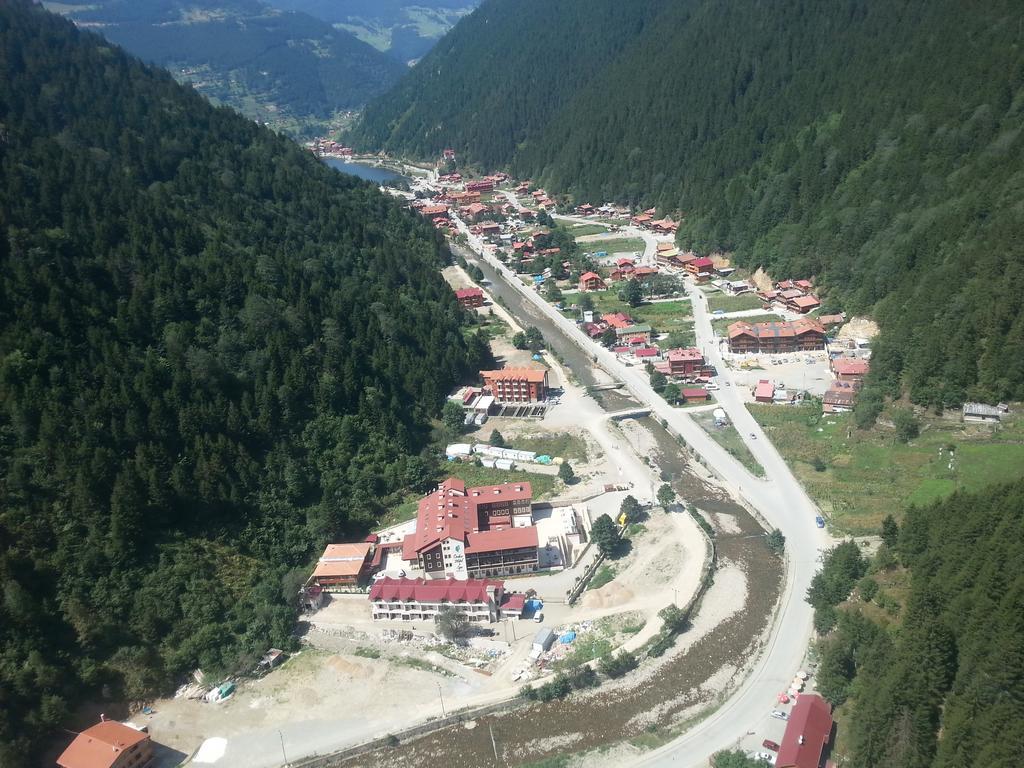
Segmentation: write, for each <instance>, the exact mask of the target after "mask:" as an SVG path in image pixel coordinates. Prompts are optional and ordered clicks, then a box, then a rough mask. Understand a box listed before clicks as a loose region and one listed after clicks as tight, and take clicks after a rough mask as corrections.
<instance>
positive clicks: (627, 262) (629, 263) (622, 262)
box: [615, 259, 636, 269]
mask: <svg viewBox="0 0 1024 768" xmlns="http://www.w3.org/2000/svg"><path fill="white" fill-rule="evenodd" d="M615 266H617V267H618V268H619V269H622V268H623V267H633V266H636V262H635V261H633V260H632V259H619V260H618V261H616V262H615Z"/></svg>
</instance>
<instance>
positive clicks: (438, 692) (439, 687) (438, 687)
mask: <svg viewBox="0 0 1024 768" xmlns="http://www.w3.org/2000/svg"><path fill="white" fill-rule="evenodd" d="M437 695H438V698H440V699H441V717H448V715H447V714H445V711H444V695H443V694H442V693H441V684H440V683H438V684H437Z"/></svg>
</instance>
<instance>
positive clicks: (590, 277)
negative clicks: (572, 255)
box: [580, 272, 601, 283]
mask: <svg viewBox="0 0 1024 768" xmlns="http://www.w3.org/2000/svg"><path fill="white" fill-rule="evenodd" d="M600 279H601V276H600V275H599V274H597V272H584V273H583V274H582V275H580V282H581V283H582V282H586V281H587V280H600Z"/></svg>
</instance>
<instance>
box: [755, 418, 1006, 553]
mask: <svg viewBox="0 0 1024 768" xmlns="http://www.w3.org/2000/svg"><path fill="white" fill-rule="evenodd" d="M749 407H750V411H751V413H753V415H754V417H755V418H756V419H757V420H758V422H759V423H760V424H761V425H762V426H763V427H764V428H765V431H766V433H767V434H768V437H770V438H771V440H772V442H773V443H774V444H775V446H776V448H778V449H779V452H780V453H781V454H782V455H783V456H784V457H785V458H786V461H787V462H788V463H789V464H790V466H791V467H792V468H793V471H794V473H795V474H796V476H797V477H798V478H799V479H800V481H801V482H802V483H803V484H804V487H805V488H806V489H807V492H808V493H809V494H810V495H811V497H812V498H813V499H814V500H815V501H816V502H817V503H818V506H819V507H821V509H822V511H823V512H824V513H825V514H826V515H827V516H828V517H829V518H830V520H831V524H832V526H834V528H835V529H836V530H838V531H841V532H846V533H854V534H864V533H876V532H877V531H878V529H879V527H880V525H881V521H882V518H883V517H885V516H886V515H887V514H890V513H892V514H893V515H895V516H896V517H897V519H899V517H900V515H901V514H902V510H903V508H904V507H905V506H906V505H908V504H927V503H929V502H931V501H935V500H937V499H941V498H943V497H944V496H947V495H949V494H950V493H952V492H953V491H955V490H958V489H963V490H968V491H974V490H978V489H980V488H982V487H984V486H986V485H989V484H991V483H998V482H1005V481H1009V480H1014V479H1017V478H1019V477H1021V475H1024V419H1021V418H1019V417H1016V416H1014V417H1011V419H1010V420H1009V421H1008V423H1006V424H1004V425H1003V426H1002V427H1001V428H999V429H997V430H995V431H993V430H992V429H991V428H990V427H987V426H984V425H976V424H961V423H960V422H959V421H958V420H956V419H946V418H927V419H925V420H924V421H923V423H922V430H921V435H920V436H919V437H918V438H917V439H915V440H912V441H911V442H909V443H907V444H903V443H900V442H898V441H897V440H896V438H895V433H894V431H893V430H892V429H891V428H887V427H885V426H882V425H879V426H876V427H874V428H873V429H870V430H867V431H861V430H858V429H857V428H856V427H855V426H854V424H853V418H852V414H848V413H844V414H830V415H828V416H825V417H822V416H821V414H820V412H819V411H818V409H817V408H815V407H814V406H813V405H806V406H801V407H799V408H787V407H780V406H770V405H751V406H749ZM949 447H952V448H953V456H952V468H950V461H951V457H950V454H949V451H948V448H949ZM816 459H819V460H820V461H821V462H823V463H824V465H825V467H824V470H823V471H821V472H819V471H816V470H815V469H814V462H815V460H816Z"/></svg>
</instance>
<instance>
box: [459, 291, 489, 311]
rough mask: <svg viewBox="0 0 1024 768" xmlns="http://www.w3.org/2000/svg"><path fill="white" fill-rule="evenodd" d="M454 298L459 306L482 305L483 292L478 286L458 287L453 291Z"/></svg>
mask: <svg viewBox="0 0 1024 768" xmlns="http://www.w3.org/2000/svg"><path fill="white" fill-rule="evenodd" d="M455 300H456V301H458V302H459V306H460V307H466V308H467V309H472V308H474V307H482V306H483V305H484V292H483V291H482V290H480V289H479V288H459V289H458V290H457V291H455Z"/></svg>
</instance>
